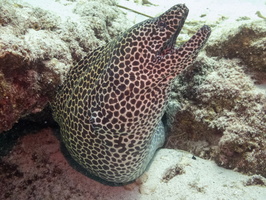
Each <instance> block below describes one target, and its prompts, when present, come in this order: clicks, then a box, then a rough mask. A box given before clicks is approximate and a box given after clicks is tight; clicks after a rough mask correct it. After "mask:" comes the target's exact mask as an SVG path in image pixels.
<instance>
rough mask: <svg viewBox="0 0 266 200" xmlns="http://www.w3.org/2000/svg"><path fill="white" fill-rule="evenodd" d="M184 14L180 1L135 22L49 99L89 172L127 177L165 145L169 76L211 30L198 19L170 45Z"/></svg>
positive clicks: (69, 76)
mask: <svg viewBox="0 0 266 200" xmlns="http://www.w3.org/2000/svg"><path fill="white" fill-rule="evenodd" d="M187 14H188V9H187V8H186V6H185V5H182V4H179V5H176V6H174V7H172V8H171V9H169V10H168V11H166V12H165V13H164V14H162V15H161V16H159V17H157V18H153V19H149V20H146V21H144V22H142V23H139V24H137V25H135V26H133V27H132V28H130V29H129V30H128V31H126V32H125V33H124V34H122V35H121V36H119V37H118V38H116V39H115V40H113V41H112V42H110V43H109V44H107V45H106V46H103V47H100V48H98V49H96V50H94V51H93V52H92V53H91V54H90V55H88V56H86V57H85V58H83V59H82V60H81V61H80V62H79V63H78V64H77V65H75V66H74V67H72V68H71V69H70V71H69V72H68V74H67V77H66V80H65V81H64V84H63V86H62V88H61V89H60V90H59V91H58V93H57V95H56V98H55V100H54V102H53V103H52V109H53V115H54V118H55V120H56V121H57V122H58V124H59V125H60V131H61V134H62V138H63V141H64V143H65V145H66V147H67V149H68V151H69V152H70V154H71V156H72V157H73V158H74V159H75V160H76V161H77V162H78V163H79V164H81V165H82V166H83V167H84V168H86V169H87V170H88V171H89V172H90V173H92V174H94V175H96V176H98V177H100V178H102V179H104V180H107V181H110V182H114V183H127V182H130V181H132V180H134V179H136V178H137V177H139V176H140V175H141V174H142V173H143V172H144V170H145V169H146V167H147V165H148V163H149V162H150V160H151V159H152V157H153V155H154V152H155V150H156V149H157V148H159V147H160V146H161V145H162V143H163V138H164V132H163V131H159V130H162V129H161V128H160V129H159V125H160V124H161V123H160V121H161V118H162V115H163V114H164V111H165V107H166V104H167V100H168V94H169V91H170V88H171V87H170V86H171V82H172V80H173V78H174V77H176V76H177V75H178V74H179V73H180V72H181V71H182V70H184V69H185V68H186V67H187V66H189V65H191V63H192V62H193V60H194V59H195V58H196V56H197V54H198V51H199V49H201V48H202V46H203V44H204V43H205V41H206V40H207V38H208V36H209V34H210V29H209V27H208V26H203V27H202V28H201V29H200V30H199V31H198V32H197V33H196V34H195V35H194V36H192V38H191V39H190V40H189V41H188V42H186V43H185V44H184V45H183V46H181V47H179V48H175V47H174V43H175V41H176V37H177V36H178V33H179V32H180V30H181V28H182V26H183V24H184V21H185V19H186V17H187ZM156 134H157V135H156ZM159 137H161V138H162V139H158V138H159ZM159 140H161V141H159ZM156 141H159V142H156Z"/></svg>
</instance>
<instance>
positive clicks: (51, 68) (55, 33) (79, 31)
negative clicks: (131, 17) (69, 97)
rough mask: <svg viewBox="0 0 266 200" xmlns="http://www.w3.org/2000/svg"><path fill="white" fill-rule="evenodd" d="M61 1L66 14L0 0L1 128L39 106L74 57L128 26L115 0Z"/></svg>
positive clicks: (3, 129)
mask: <svg viewBox="0 0 266 200" xmlns="http://www.w3.org/2000/svg"><path fill="white" fill-rule="evenodd" d="M56 6H58V7H59V9H58V10H60V9H61V10H67V11H66V12H65V13H64V14H67V16H62V13H60V12H58V13H56V12H54V11H53V12H52V11H47V10H45V9H41V8H40V7H33V6H31V5H29V4H23V5H22V4H21V3H20V4H19V3H16V1H12V2H10V1H6V0H3V1H1V2H0V24H1V26H0V47H1V48H0V132H2V131H6V130H9V129H10V128H11V127H12V126H13V124H14V123H15V122H17V121H18V119H20V118H21V117H23V116H26V115H28V114H30V113H36V112H40V111H41V110H42V109H43V108H44V107H45V105H46V104H47V102H48V101H49V99H51V98H52V97H53V95H54V91H55V89H56V88H57V86H58V85H59V84H60V83H61V82H62V80H63V77H64V75H65V73H66V72H67V71H68V69H69V67H70V66H71V65H72V64H73V63H75V61H77V60H78V59H79V58H81V57H83V56H84V55H86V53H88V52H90V51H91V50H92V49H93V48H96V47H98V46H99V45H101V44H104V43H105V42H108V41H109V40H110V39H111V38H113V37H114V36H116V35H117V34H118V33H120V32H121V31H122V30H123V29H124V28H123V27H126V23H125V22H123V24H122V23H120V20H123V19H124V17H123V14H122V13H121V11H120V10H118V9H117V8H116V7H115V6H114V1H101V2H98V1H93V0H91V1H75V2H72V3H71V2H69V3H68V6H67V5H63V4H60V3H57V4H56ZM121 24H122V25H123V26H122V25H121Z"/></svg>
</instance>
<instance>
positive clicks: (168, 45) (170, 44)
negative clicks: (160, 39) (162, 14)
mask: <svg viewBox="0 0 266 200" xmlns="http://www.w3.org/2000/svg"><path fill="white" fill-rule="evenodd" d="M187 15H188V12H187V13H184V15H183V16H182V18H181V20H180V22H179V25H178V27H177V29H176V31H175V32H174V34H172V35H171V37H170V38H169V39H168V40H167V41H166V42H165V43H164V45H163V46H162V48H161V49H160V50H159V51H158V52H157V57H163V56H165V55H166V54H169V53H170V54H172V53H174V49H175V44H176V39H177V37H178V35H179V33H180V32H181V30H182V28H183V26H184V23H185V21H186V18H187Z"/></svg>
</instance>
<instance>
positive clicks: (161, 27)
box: [158, 21, 166, 31]
mask: <svg viewBox="0 0 266 200" xmlns="http://www.w3.org/2000/svg"><path fill="white" fill-rule="evenodd" d="M158 25H159V28H160V30H161V31H163V30H164V29H165V27H166V22H165V21H159V23H158Z"/></svg>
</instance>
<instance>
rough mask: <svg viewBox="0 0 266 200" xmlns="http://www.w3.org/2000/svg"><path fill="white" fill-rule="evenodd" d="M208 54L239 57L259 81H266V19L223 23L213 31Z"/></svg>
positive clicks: (220, 56) (207, 50) (211, 55)
mask: <svg viewBox="0 0 266 200" xmlns="http://www.w3.org/2000/svg"><path fill="white" fill-rule="evenodd" d="M212 36H213V37H211V38H210V40H209V41H208V46H207V47H206V52H207V55H208V56H210V57H213V56H215V57H218V58H227V59H228V58H229V59H233V58H238V59H240V60H241V64H242V65H245V66H246V68H247V70H248V71H249V72H250V73H251V74H253V75H254V76H255V77H254V78H255V79H256V80H257V83H258V84H259V83H263V82H265V81H266V78H265V76H266V26H265V20H247V21H239V22H237V23H231V24H221V25H220V26H219V27H217V28H216V30H214V31H213V33H212Z"/></svg>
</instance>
